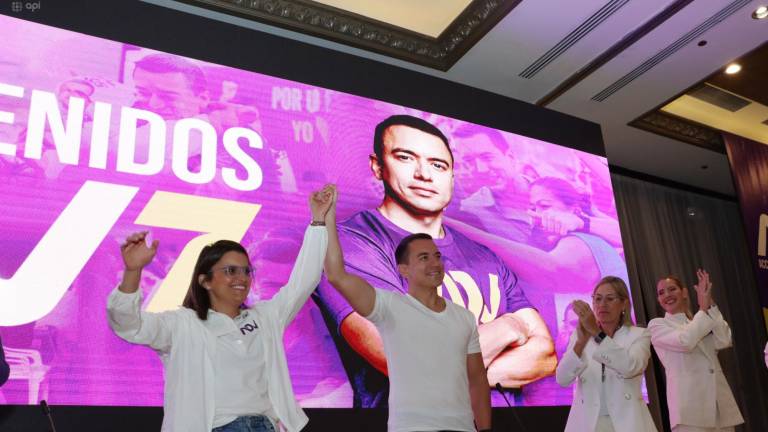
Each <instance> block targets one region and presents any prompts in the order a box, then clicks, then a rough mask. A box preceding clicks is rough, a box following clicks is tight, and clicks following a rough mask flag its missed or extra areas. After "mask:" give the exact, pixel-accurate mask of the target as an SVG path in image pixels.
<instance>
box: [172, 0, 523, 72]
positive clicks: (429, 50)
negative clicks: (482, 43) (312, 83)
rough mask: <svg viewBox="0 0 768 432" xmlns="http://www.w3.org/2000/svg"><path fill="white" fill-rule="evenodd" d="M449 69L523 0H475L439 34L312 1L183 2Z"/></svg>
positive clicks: (441, 68) (428, 65)
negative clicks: (408, 28) (402, 26)
mask: <svg viewBox="0 0 768 432" xmlns="http://www.w3.org/2000/svg"><path fill="white" fill-rule="evenodd" d="M181 1H183V2H184V3H187V4H191V5H194V6H198V7H203V8H206V9H209V10H214V11H217V12H223V13H226V14H229V15H235V16H239V17H242V18H246V19H250V20H254V21H258V22H261V23H264V24H268V25H273V26H277V27H281V28H285V29H288V30H293V31H297V32H300V33H304V34H308V35H311V36H316V37H320V38H324V39H328V40H332V41H334V42H339V43H343V44H346V45H351V46H353V47H356V48H361V49H364V50H368V51H373V52H377V53H379V54H384V55H387V56H390V57H394V58H398V59H401V60H405V61H409V62H412V63H416V64H419V65H422V66H427V67H430V68H433V69H439V70H442V71H446V70H448V69H450V68H451V66H453V65H454V64H455V63H456V62H457V61H458V60H459V59H460V58H461V57H462V56H463V55H464V54H465V53H466V52H467V51H468V50H469V49H470V48H471V47H472V46H473V45H474V44H475V43H477V42H478V41H479V40H480V39H481V38H482V37H483V36H484V35H485V34H486V33H488V31H490V30H491V29H492V28H493V27H494V26H495V25H496V24H497V23H498V22H499V21H500V20H501V19H502V18H504V16H506V15H507V14H508V13H509V12H510V11H511V10H512V9H514V8H515V7H516V6H517V5H518V4H519V3H520V2H521V1H522V0H473V1H472V2H471V3H470V4H469V6H467V8H466V9H465V10H464V11H463V12H462V13H461V14H460V15H459V16H458V17H457V18H456V19H455V20H454V21H453V22H452V23H451V24H450V25H449V26H448V27H447V28H446V29H445V31H443V33H442V34H440V36H438V37H437V38H432V37H429V36H425V35H422V34H419V33H416V32H413V31H410V30H406V29H403V28H400V27H395V26H393V25H390V24H387V23H384V22H380V21H376V20H372V19H370V18H367V17H364V16H361V15H357V14H353V13H350V12H347V11H344V10H340V9H337V8H333V7H331V6H326V5H323V4H321V3H316V2H313V1H308V0H181Z"/></svg>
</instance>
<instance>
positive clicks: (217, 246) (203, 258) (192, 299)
mask: <svg viewBox="0 0 768 432" xmlns="http://www.w3.org/2000/svg"><path fill="white" fill-rule="evenodd" d="M227 252H239V253H241V254H243V255H245V256H246V257H247V256H248V252H246V251H245V248H244V247H243V245H241V244H240V243H238V242H235V241H232V240H219V241H217V242H215V243H211V244H209V245H207V246H206V247H204V248H203V250H201V251H200V255H199V256H198V257H197V262H196V263H195V270H194V271H193V272H192V280H191V281H190V282H189V289H188V290H187V295H186V296H185V297H184V302H183V303H182V304H181V305H182V306H184V307H185V308H188V309H193V310H194V311H195V313H196V314H197V317H198V318H200V319H201V320H205V319H207V318H208V309H210V308H211V298H210V296H209V294H208V290H207V289H205V288H204V287H203V285H202V284H201V283H200V280H199V279H200V275H204V276H205V278H204V280H210V279H211V270H212V269H213V266H214V265H215V264H216V263H217V262H219V260H220V259H221V257H223V256H224V254H226V253H227ZM248 264H250V259H249V261H248Z"/></svg>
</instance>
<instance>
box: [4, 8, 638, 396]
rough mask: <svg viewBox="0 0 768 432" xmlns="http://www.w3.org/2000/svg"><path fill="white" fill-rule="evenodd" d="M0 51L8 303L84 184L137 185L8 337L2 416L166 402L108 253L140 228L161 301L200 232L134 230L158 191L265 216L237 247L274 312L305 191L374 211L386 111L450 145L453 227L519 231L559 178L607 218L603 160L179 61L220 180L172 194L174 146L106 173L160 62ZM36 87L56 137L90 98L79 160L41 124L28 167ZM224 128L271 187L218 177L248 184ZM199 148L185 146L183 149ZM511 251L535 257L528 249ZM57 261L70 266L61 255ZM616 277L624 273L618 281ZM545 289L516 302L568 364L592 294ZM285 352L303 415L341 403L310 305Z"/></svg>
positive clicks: (50, 43)
mask: <svg viewBox="0 0 768 432" xmlns="http://www.w3.org/2000/svg"><path fill="white" fill-rule="evenodd" d="M0 39H2V40H3V41H4V42H3V44H2V46H0V83H3V84H7V85H11V86H17V87H21V88H24V94H23V96H22V97H14V96H9V95H7V94H0V112H5V113H12V114H13V115H14V119H13V122H12V123H9V122H4V123H3V122H0V143H7V144H13V145H15V146H16V150H15V154H7V152H6V153H5V154H2V155H0V197H2V204H0V227H1V228H0V277H1V278H2V280H3V285H0V290H3V289H5V290H9V289H11V288H12V287H13V285H12V284H11V285H7V284H6V283H5V282H7V281H9V280H13V278H14V276H15V274H16V273H17V271H18V270H19V268H20V267H21V266H22V264H23V263H24V262H25V260H27V258H28V257H29V256H30V253H31V252H32V251H33V249H34V248H35V247H36V245H37V244H38V243H39V242H40V240H41V239H42V238H43V235H44V234H45V233H46V232H47V231H48V229H49V227H51V225H52V224H53V223H54V222H55V221H56V219H57V218H58V217H59V215H60V214H61V213H62V211H63V210H64V209H65V208H66V207H67V206H68V204H69V203H70V202H71V201H72V200H73V197H74V196H75V194H76V193H77V192H78V191H79V190H80V189H81V187H82V186H83V184H84V182H85V181H87V180H90V181H98V182H104V183H109V184H115V185H126V186H132V187H136V188H138V191H137V192H136V194H135V195H134V196H133V198H132V199H131V200H130V203H129V204H128V205H127V207H126V208H125V210H124V211H122V213H120V215H119V217H118V218H117V220H116V222H115V223H114V224H112V225H111V227H110V228H109V230H108V232H107V234H106V235H105V236H104V238H103V239H102V240H101V242H100V243H99V245H98V247H97V248H96V250H95V252H94V253H93V254H92V255H91V256H90V258H89V259H88V260H87V262H86V263H85V265H84V266H83V268H82V270H80V271H79V273H78V274H77V275H76V277H75V278H74V281H73V283H72V284H71V285H70V286H69V287H68V289H67V290H66V292H65V293H64V294H63V295H62V296H61V299H60V300H59V301H58V302H56V305H55V307H54V308H53V310H51V311H50V312H49V313H46V314H45V315H44V316H41V317H39V318H37V319H35V320H33V321H32V322H26V323H23V324H18V325H9V326H3V327H0V336H2V341H3V345H4V346H5V348H6V352H7V353H8V354H7V355H8V358H9V360H10V362H11V368H12V375H11V379H10V381H9V382H8V383H7V384H6V385H5V386H3V387H2V388H0V402H5V403H8V404H34V403H37V402H38V401H39V400H40V399H46V400H47V401H48V402H49V403H50V404H59V405H118V406H120V405H128V406H159V405H162V392H163V375H162V365H161V363H160V359H159V357H158V356H157V355H156V354H155V353H154V352H153V351H152V350H150V349H148V348H146V347H143V346H136V345H131V344H129V343H126V342H124V341H123V340H121V339H119V338H118V337H116V336H115V335H114V334H113V333H112V332H111V331H110V329H109V328H108V326H107V319H106V310H105V306H106V298H107V295H108V293H109V292H110V291H111V290H112V289H113V288H114V287H115V286H116V284H117V283H118V282H119V280H120V274H121V270H122V262H121V259H120V256H119V249H118V246H119V244H120V243H121V241H122V240H123V239H124V238H125V236H126V235H128V234H129V233H131V232H133V231H136V230H141V229H149V230H150V231H151V232H152V236H153V237H154V238H157V239H160V240H161V243H162V244H161V248H160V251H159V252H158V256H157V257H156V258H155V260H154V261H153V262H152V263H151V265H150V266H149V267H147V268H146V269H145V275H144V280H143V285H142V289H143V290H144V292H145V298H146V299H149V298H151V297H152V296H153V295H154V294H155V291H156V290H157V288H158V287H159V285H160V283H161V281H162V280H163V278H165V276H166V275H167V273H168V272H169V270H170V268H171V266H172V265H173V264H174V262H175V261H176V259H177V257H178V255H179V253H180V252H181V251H182V250H183V249H184V247H185V245H186V244H187V243H188V242H189V241H191V240H192V239H194V238H196V237H197V236H199V235H200V233H199V232H194V231H190V230H185V229H176V228H172V227H157V226H146V225H139V224H137V223H136V218H137V216H138V215H139V214H140V212H141V211H142V210H143V209H144V208H145V206H146V205H147V203H148V201H149V200H150V198H151V197H152V196H153V194H154V193H155V192H156V191H167V192H174V193H178V194H184V195H193V196H197V197H208V198H219V199H224V200H231V201H237V202H244V203H256V204H259V205H260V206H261V209H260V211H259V213H258V214H257V215H256V217H255V218H254V219H253V221H252V223H251V224H250V226H249V228H248V229H247V232H246V233H245V234H244V236H243V237H242V238H241V239H238V238H235V239H234V240H240V241H241V242H242V243H243V244H244V245H246V247H247V248H248V249H249V252H250V253H251V259H252V260H253V261H254V264H256V265H257V267H258V269H257V276H256V277H255V280H254V286H253V288H252V296H253V297H254V298H253V300H256V299H257V298H262V299H263V298H269V297H271V296H272V295H273V294H274V293H275V290H276V289H277V288H279V286H280V284H281V282H284V281H285V280H286V279H287V276H288V274H289V272H290V265H291V263H292V259H293V257H294V256H295V253H296V252H297V250H298V247H299V241H300V233H301V229H302V227H303V226H305V224H306V222H307V220H308V217H309V216H308V210H307V209H306V197H307V194H308V193H309V191H311V190H314V189H317V188H319V187H321V186H322V185H323V184H324V183H326V182H334V183H336V184H337V185H338V187H339V189H340V191H341V194H342V199H341V201H340V208H339V214H340V218H341V219H343V218H345V217H347V216H349V215H351V214H353V213H355V212H357V211H359V210H362V209H367V208H373V207H376V206H377V205H378V204H379V203H380V199H381V196H382V193H383V187H382V186H381V184H380V182H378V181H376V180H375V178H374V177H373V176H372V174H371V172H370V169H369V166H368V156H369V154H370V153H371V152H372V135H373V129H374V127H375V125H376V124H377V123H378V122H380V121H381V120H382V119H384V118H386V117H388V116H390V115H393V114H411V115H414V116H418V117H422V118H424V119H426V120H428V121H430V122H431V123H433V124H435V125H436V126H438V127H439V128H440V129H441V130H442V131H443V132H444V133H445V134H446V135H447V136H448V138H449V139H450V141H451V145H452V147H453V151H454V154H455V156H456V165H455V190H454V196H453V200H452V202H451V204H450V206H449V207H448V209H447V210H446V214H447V216H448V217H449V218H453V219H455V220H458V221H460V222H464V223H467V224H470V225H473V226H475V227H476V228H479V229H481V230H485V231H488V232H491V233H493V234H496V235H499V236H501V237H504V235H505V234H504V233H505V232H506V231H505V230H504V229H503V226H500V225H499V224H500V222H499V221H500V220H501V221H503V219H504V218H510V217H511V218H516V220H517V221H518V222H520V221H529V219H530V218H528V219H526V218H527V216H526V214H527V210H528V208H529V207H530V205H529V195H528V192H529V190H528V189H529V188H528V186H529V185H530V183H531V182H532V181H534V180H535V179H537V178H540V177H556V178H559V179H562V180H565V181H566V182H568V183H569V184H570V185H571V186H572V187H573V188H574V189H575V190H577V191H578V192H579V194H580V196H581V197H584V199H585V200H587V201H588V203H587V204H586V205H587V206H588V207H589V208H590V210H591V212H592V214H593V215H595V217H601V218H604V219H605V220H608V221H614V222H615V221H616V220H617V215H616V209H615V203H614V199H613V193H612V189H611V184H610V177H609V174H608V164H607V161H606V159H605V158H603V157H600V156H595V155H591V154H588V153H584V152H579V151H576V150H573V149H569V148H565V147H561V146H557V145H555V144H552V143H547V142H543V141H539V140H535V139H532V138H528V137H524V136H520V135H515V134H512V133H507V132H501V137H502V139H503V141H504V142H505V143H506V147H507V148H506V149H505V150H499V151H498V152H494V151H490V150H489V151H487V152H484V153H483V152H479V153H478V152H475V151H474V150H477V149H480V148H482V147H481V146H479V145H478V146H469V145H465V146H464V147H462V143H466V142H467V141H466V140H464V139H462V138H459V137H458V135H456V136H454V134H455V133H457V132H458V131H459V130H464V131H470V132H471V134H480V135H483V134H486V135H487V134H491V133H493V132H491V131H493V130H492V129H489V128H486V127H484V126H480V125H473V124H469V123H466V122H463V121H461V120H456V119H451V118H447V117H443V116H440V115H436V114H431V113H427V112H422V111H418V110H414V109H409V108H406V107H402V106H397V105H393V104H389V103H384V102H380V101H375V100H371V99H366V98H363V97H358V96H353V95H349V94H345V93H341V92H337V91H333V90H328V89H324V88H320V87H315V86H309V85H304V84H301V83H297V82H292V81H287V80H284V79H280V78H275V77H270V76H266V75H261V74H257V73H253V72H247V71H242V70H238V69H234V68H230V67H224V66H219V65H214V64H210V63H205V62H200V61H195V60H188V61H189V62H191V63H193V64H195V65H197V66H198V67H199V68H201V69H202V70H203V72H204V74H205V78H206V84H205V87H206V90H207V94H208V97H209V101H208V103H207V104H206V106H205V107H204V108H203V109H202V110H201V112H200V113H198V114H196V115H195V116H196V117H197V118H200V119H203V120H204V121H205V122H207V123H209V124H210V125H212V126H213V128H214V130H215V131H216V132H217V146H218V147H217V149H218V152H217V155H218V157H217V159H216V166H217V173H216V176H215V178H214V179H213V181H210V182H206V183H204V184H191V183H188V182H185V181H182V180H180V179H179V178H178V176H176V175H174V173H173V172H172V171H171V169H170V166H171V160H170V159H171V156H170V150H169V151H167V152H166V160H165V164H164V167H163V169H162V170H161V171H160V172H159V173H157V174H154V175H137V174H130V173H125V172H118V171H117V170H116V168H115V167H116V158H117V156H116V148H117V142H118V139H119V134H120V129H119V127H118V126H119V115H120V109H121V108H122V107H130V106H134V104H135V103H136V101H137V100H138V96H137V86H136V83H135V82H134V74H133V70H134V64H135V62H136V61H138V60H139V59H142V58H144V57H145V56H147V55H150V54H154V53H157V52H156V51H152V50H149V49H145V48H141V47H137V46H132V45H126V44H122V43H118V42H112V41H107V40H103V39H99V38H96V37H91V36H86V35H81V34H77V33H73V32H68V31H64V30H60V29H55V28H51V27H47V26H43V25H39V24H35V23H30V22H25V21H20V20H16V19H12V18H8V17H3V16H0ZM174 57H175V56H174ZM83 89H84V90H83ZM33 90H38V91H43V92H48V93H50V94H53V95H55V96H56V98H57V100H58V101H59V102H58V103H59V108H60V112H61V117H62V118H63V119H65V120H64V122H65V123H64V124H65V125H66V118H67V116H66V110H67V106H68V105H69V104H72V101H74V100H75V99H69V97H70V96H73V97H75V98H80V99H81V100H83V101H84V104H85V109H84V113H85V114H84V119H83V121H82V123H81V124H78V125H77V127H82V130H83V132H82V138H81V143H82V144H81V146H80V150H79V154H80V158H79V161H78V163H75V164H72V163H66V162H63V161H62V157H61V155H60V152H59V150H57V147H56V143H55V142H54V141H55V138H54V137H55V134H54V133H53V132H52V131H51V129H52V128H51V127H50V126H49V123H46V124H45V125H46V132H45V134H44V139H43V147H42V152H41V155H40V157H27V156H25V151H24V149H25V140H26V138H27V136H28V134H29V133H30V130H29V128H28V124H27V119H28V116H29V111H30V95H31V93H32V92H33ZM83 91H84V92H85V95H83V93H82V92H83ZM78 92H80V93H78ZM96 102H101V103H107V104H110V105H111V106H112V111H111V119H110V120H109V122H108V123H109V126H110V128H109V133H108V143H109V147H108V149H109V150H108V153H107V163H106V167H105V168H104V169H101V168H94V167H89V143H90V139H91V132H92V130H93V128H94V124H95V122H94V119H93V113H94V106H95V103H96ZM146 109H148V110H150V111H151V110H152V108H151V107H150V108H146ZM169 116H170V115H169ZM169 116H165V115H164V117H165V119H166V125H167V128H168V130H171V129H172V128H173V124H174V123H175V120H174V119H170V118H169ZM142 127H146V125H144V126H142V125H141V123H140V126H139V132H137V138H136V142H137V144H138V145H137V148H138V150H137V158H136V160H137V161H139V160H141V159H142V157H143V158H145V159H146V157H147V156H146V155H142V151H141V150H142V148H143V147H142V145H141V142H143V141H142V140H146V134H144V135H142V130H141V129H142ZM232 127H243V128H248V129H251V130H253V131H255V132H257V133H258V134H259V136H261V138H262V140H263V148H262V149H247V153H248V154H249V155H250V157H251V158H252V159H253V160H254V161H255V162H256V163H257V164H258V165H259V167H260V168H261V171H262V174H263V182H262V184H261V185H260V186H259V187H258V188H257V189H255V190H250V191H240V190H236V189H234V188H232V187H230V186H229V185H228V184H226V182H224V181H223V179H222V176H221V168H222V167H225V166H230V167H234V168H235V169H236V174H237V176H238V177H239V178H241V179H242V178H244V177H245V171H244V170H243V169H242V167H241V166H240V165H239V164H237V163H236V162H234V161H233V160H232V158H231V157H228V154H227V153H226V152H225V151H223V150H222V142H221V141H222V139H221V137H222V134H223V131H225V130H227V129H228V128H232ZM553 127H554V126H553ZM471 134H470V135H471ZM193 141H195V139H194V137H193V138H191V139H190V142H193ZM169 146H170V144H169ZM190 147H191V148H192V152H191V156H190V157H189V160H188V161H187V166H188V167H189V170H190V171H191V172H196V171H197V170H199V166H200V164H201V157H200V156H199V155H196V153H195V152H196V151H195V144H191V145H190ZM241 147H243V146H241ZM496 148H497V149H498V148H499V147H496ZM197 153H199V150H198V151H197ZM500 185H502V186H503V187H504V188H506V189H505V190H507V191H514V193H511V194H510V193H507V194H506V195H505V196H504V199H499V198H498V195H496V196H495V195H494V193H497V194H498V192H495V191H497V190H499V189H500V188H501V187H502V186H500ZM505 206H506V207H505ZM520 215H523V217H521V216H520ZM493 218H497V219H498V218H501V219H498V220H497V219H493ZM568 235H569V234H568V233H566V234H564V235H562V236H560V237H567V236H568ZM604 237H605V238H604V239H602V240H605V241H606V244H609V245H610V246H609V248H608V249H606V250H603V252H602V254H603V255H604V254H605V253H606V251H607V252H608V253H609V254H610V251H613V253H614V254H615V257H616V258H618V259H620V260H623V249H622V246H621V243H620V234H619V232H618V223H617V222H616V230H615V232H613V233H609V235H605V236H604ZM616 239H618V240H616ZM511 240H515V241H520V242H523V243H525V244H529V245H531V246H533V247H541V246H540V245H538V244H536V243H535V242H534V240H532V239H529V238H523V239H519V238H513V239H511ZM556 241H557V239H556V240H555V242H556ZM260 247H261V249H260ZM265 250H268V251H269V253H265V252H264V251H265ZM56 252H57V254H60V256H65V255H67V253H68V250H67V249H66V248H63V249H61V250H58V251H56ZM596 254H597V253H596ZM594 260H595V262H599V261H600V260H602V258H601V257H598V256H597V255H596V256H595V257H594ZM621 263H622V266H623V261H621ZM52 268H55V266H54V265H51V266H48V265H41V266H40V267H39V269H35V270H36V271H39V272H40V273H45V272H48V271H52V270H51V269H52ZM513 270H514V268H513ZM573 271H575V272H576V271H579V269H573ZM623 271H624V276H625V275H626V268H625V267H624V268H623ZM189 273H191V270H190V271H187V274H189ZM54 276H55V275H54ZM548 276H549V277H550V278H551V279H552V280H557V281H559V283H556V284H553V286H555V287H556V288H552V287H550V286H549V285H547V287H546V288H544V287H541V286H538V285H537V284H534V283H528V284H527V285H526V288H525V289H526V295H527V296H528V298H529V299H530V301H531V302H532V303H533V304H534V305H535V306H536V308H537V309H538V310H539V311H540V313H541V315H542V316H543V317H544V319H545V321H546V322H547V324H548V326H549V329H550V331H551V333H552V336H553V339H555V342H556V348H557V350H558V357H560V354H561V353H562V351H563V350H564V348H565V343H566V342H567V336H568V335H569V334H570V332H571V331H572V330H573V318H574V317H573V316H571V315H569V314H567V313H566V306H567V304H568V303H569V302H570V301H572V300H573V299H576V298H581V299H587V300H588V299H589V296H590V294H591V289H592V285H591V284H581V285H579V284H570V283H568V280H567V276H565V275H563V274H551V275H548ZM2 298H3V299H6V298H8V297H7V296H4V297H2ZM24 307H25V305H24V304H16V305H12V306H9V305H7V304H6V305H5V306H3V308H2V310H4V311H6V312H4V313H9V311H10V310H11V309H14V310H15V311H16V312H18V311H19V310H22V309H24ZM22 312H23V311H22ZM285 344H286V348H287V353H288V361H289V368H290V371H291V376H292V380H293V385H294V389H295V391H296V395H297V397H298V399H299V400H300V401H301V403H302V405H303V406H305V407H349V406H351V389H350V386H349V384H348V382H347V378H346V375H345V373H344V369H343V368H342V366H341V363H340V361H339V359H338V355H337V354H336V352H335V347H334V345H333V342H332V340H331V338H330V336H329V334H328V331H327V329H326V327H325V324H324V322H323V319H322V317H321V315H320V312H319V310H318V308H317V306H316V305H315V304H314V303H313V302H312V301H309V302H307V304H306V305H305V306H304V308H303V309H302V311H301V312H300V314H299V316H298V317H297V319H296V321H295V322H294V323H293V324H292V325H291V326H290V327H289V329H288V331H287V334H286V337H285ZM25 364H31V367H27V366H24V365H25ZM571 394H572V390H571V389H570V388H560V387H558V386H557V385H556V384H555V383H554V379H553V378H552V377H549V378H545V379H543V380H540V381H539V382H537V383H534V384H532V385H531V389H530V391H529V392H527V394H526V398H525V401H524V403H525V404H526V405H564V404H570V401H571Z"/></svg>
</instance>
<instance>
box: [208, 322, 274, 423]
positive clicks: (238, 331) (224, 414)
mask: <svg viewBox="0 0 768 432" xmlns="http://www.w3.org/2000/svg"><path fill="white" fill-rule="evenodd" d="M251 313H252V312H250V311H248V310H243V311H242V312H241V313H240V315H238V316H237V317H235V319H234V320H233V319H231V318H230V317H228V316H226V315H224V314H221V313H218V312H215V311H213V310H211V309H209V310H208V321H209V322H208V323H207V324H208V329H209V330H210V331H212V332H213V334H214V336H216V365H215V371H216V372H215V373H216V384H215V389H214V394H215V399H214V400H215V405H216V408H215V414H214V417H213V427H219V426H223V425H225V424H227V423H229V422H232V421H234V420H235V419H236V418H237V417H239V416H244V415H259V414H262V415H266V416H267V417H269V418H270V419H275V418H277V416H276V415H275V413H274V411H273V409H272V403H271V402H270V400H269V396H268V395H267V377H266V375H265V374H264V371H265V368H264V349H263V347H262V343H261V341H260V340H259V338H260V337H261V334H260V329H259V328H258V326H257V325H256V321H255V320H254V319H253V317H252V316H251Z"/></svg>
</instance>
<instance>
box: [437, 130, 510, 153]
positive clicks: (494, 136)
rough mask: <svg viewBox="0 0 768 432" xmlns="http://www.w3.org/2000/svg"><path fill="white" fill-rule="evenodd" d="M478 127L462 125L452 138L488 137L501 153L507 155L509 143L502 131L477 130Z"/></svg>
mask: <svg viewBox="0 0 768 432" xmlns="http://www.w3.org/2000/svg"><path fill="white" fill-rule="evenodd" d="M476 127H477V126H475V125H473V124H471V123H465V124H463V125H461V126H460V127H459V128H458V129H456V131H454V132H453V133H452V134H451V136H452V137H453V138H454V139H455V138H461V139H464V138H471V137H473V136H477V135H485V136H486V137H488V139H489V140H491V143H492V144H493V145H494V146H495V147H496V148H497V149H499V151H500V152H502V153H506V152H507V151H508V150H509V142H508V141H507V140H506V139H505V138H504V135H502V134H501V132H500V131H498V130H496V129H490V128H486V129H482V130H480V129H476Z"/></svg>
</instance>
